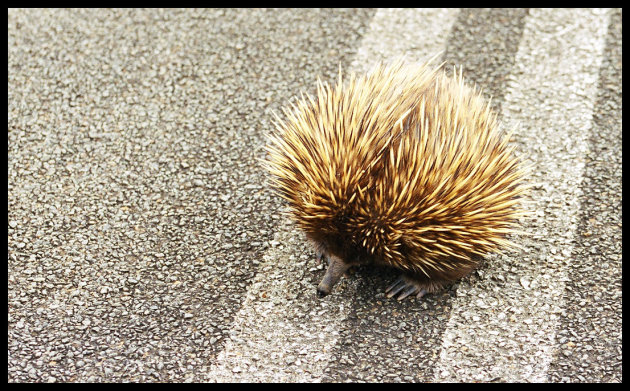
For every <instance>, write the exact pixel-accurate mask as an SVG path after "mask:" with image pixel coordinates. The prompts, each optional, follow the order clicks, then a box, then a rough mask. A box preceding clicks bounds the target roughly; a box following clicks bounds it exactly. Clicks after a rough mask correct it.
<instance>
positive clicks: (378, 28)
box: [208, 9, 457, 382]
mask: <svg viewBox="0 0 630 391" xmlns="http://www.w3.org/2000/svg"><path fill="white" fill-rule="evenodd" d="M456 17H457V10H439V9H415V10H400V9H393V10H392V9H387V10H379V11H377V13H376V15H375V16H374V18H373V20H372V21H371V23H370V28H369V30H368V32H367V33H366V35H365V36H364V38H363V40H362V43H361V46H360V48H359V50H358V52H357V54H356V58H355V61H353V63H352V66H351V68H352V69H353V70H355V71H357V72H361V71H365V70H367V69H368V68H369V66H370V65H372V64H374V63H375V62H376V61H377V60H378V59H389V58H393V57H397V56H399V55H402V54H407V55H408V57H409V58H410V59H412V60H424V59H427V58H429V57H431V56H432V55H434V54H436V53H437V52H439V51H441V50H444V48H445V43H446V39H447V38H448V34H449V32H450V28H451V26H452V24H453V22H454V21H455V19H456ZM297 93H298V91H296V94H297ZM280 227H281V228H279V231H278V232H277V234H276V236H275V240H274V243H276V244H277V245H276V246H275V247H272V248H270V249H269V250H268V251H267V253H266V254H265V256H264V258H263V264H262V265H261V267H260V271H259V273H258V274H257V275H256V277H255V278H254V281H253V283H252V285H251V286H250V287H249V289H248V291H247V296H246V299H245V301H244V302H243V305H242V308H241V310H240V311H239V312H238V313H237V314H236V316H235V317H234V321H233V324H232V328H231V330H232V334H231V337H230V338H229V340H227V341H226V342H225V346H224V349H223V350H222V351H221V352H220V353H219V355H218V357H217V360H216V364H215V365H213V367H212V369H211V371H210V373H209V374H208V379H209V380H216V381H224V382H227V381H246V382H278V381H295V382H309V381H317V380H320V379H321V377H322V375H323V371H324V369H325V368H326V366H327V365H328V362H329V360H330V355H331V352H332V350H333V348H334V346H335V343H336V342H337V339H338V335H339V330H340V329H341V327H342V323H343V321H344V319H345V318H346V313H347V312H348V311H349V309H348V308H347V306H348V305H350V304H351V302H352V301H351V299H350V298H351V297H352V295H353V294H354V291H355V290H356V284H355V283H353V282H352V281H346V282H347V285H346V287H345V288H344V289H343V293H341V291H342V289H341V287H340V286H336V287H335V288H336V289H335V290H334V291H333V294H331V295H330V296H328V297H327V298H326V299H325V300H319V299H317V298H316V297H315V285H313V284H310V283H308V282H307V281H308V277H307V275H308V273H314V272H313V271H309V270H308V269H309V268H312V267H313V265H314V264H315V261H314V260H312V259H310V258H308V256H307V252H305V250H304V247H305V246H306V243H305V242H304V237H303V235H301V234H299V233H297V232H295V228H294V226H293V225H292V224H290V223H289V222H287V221H285V220H283V221H282V222H281V224H280Z"/></svg>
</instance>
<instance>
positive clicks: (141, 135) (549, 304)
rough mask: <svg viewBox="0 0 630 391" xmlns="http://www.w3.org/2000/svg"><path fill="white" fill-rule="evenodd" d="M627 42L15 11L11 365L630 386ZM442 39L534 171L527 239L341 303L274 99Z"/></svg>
mask: <svg viewBox="0 0 630 391" xmlns="http://www.w3.org/2000/svg"><path fill="white" fill-rule="evenodd" d="M621 44H622V12H621V10H620V9H603V10H599V9H586V10H585V9H544V10H540V9H530V10H524V9H510V10H502V9H491V10H482V9H474V10H464V9H429V10H423V9H420V10H399V9H396V10H388V9H378V10H373V9H361V10H343V9H334V10H308V9H298V10H264V9H237V10H188V9H186V10H134V9H125V10H97V9H90V10H61V9H57V10H39V9H28V10H17V9H10V10H9V11H8V194H7V195H8V381H9V382H87V381H96V382H128V381H131V382H158V381H161V382H183V381H186V382H189V381H193V382H214V381H230V382H232V381H252V382H270V381H277V382H280V381H288V382H364V381H377V382H445V381H448V382H451V381H455V382H459V381H466V382H476V381H497V382H510V381H523V382H538V381H550V382H621V381H622V320H621V319H622V310H621V307H622V306H621V304H622V293H621V292H622V290H621V264H622V251H621V249H622V245H621V237H622V236H621V235H622V234H621V227H622V212H621V201H622V195H621V190H622V181H621V177H622V175H621V174H622V150H621V140H622V138H621V113H622V100H621V97H622V84H621V80H622V79H621V74H622V57H621ZM438 52H441V53H442V54H441V57H442V60H444V61H446V66H447V67H452V66H460V65H461V66H463V69H464V76H465V77H466V78H467V79H468V80H469V81H470V82H474V83H476V84H477V85H478V86H480V87H482V88H483V90H484V94H485V95H486V96H488V97H490V96H492V99H493V100H492V102H493V103H492V104H493V107H494V108H495V109H496V110H497V111H498V112H499V113H500V118H501V120H502V123H503V126H504V127H505V128H506V129H515V136H514V142H515V144H516V146H517V153H518V154H519V155H520V156H522V157H523V159H525V160H527V161H528V162H530V163H532V164H533V169H532V175H531V178H530V180H531V182H532V183H535V186H534V188H533V190H532V192H531V196H530V198H529V199H528V202H527V204H526V208H527V209H528V210H531V211H532V216H531V217H529V218H528V219H525V220H524V222H523V224H524V226H523V230H525V231H527V232H529V233H530V236H523V237H518V243H519V244H520V245H522V246H523V248H524V249H523V250H522V251H521V250H518V251H512V252H509V253H506V254H504V255H501V256H497V255H493V256H489V257H488V258H487V260H486V262H484V264H483V265H482V266H481V268H480V269H479V270H478V271H476V272H474V273H473V274H472V275H470V276H469V277H467V278H465V279H463V280H461V281H460V282H458V283H456V284H454V285H452V286H450V287H449V288H448V289H445V290H443V291H442V292H439V293H436V294H432V295H427V296H425V297H423V298H421V299H408V300H405V301H402V302H398V301H395V300H390V299H387V298H386V297H385V296H384V290H385V287H386V286H387V285H388V284H389V283H391V281H392V280H393V279H394V278H396V273H395V272H391V271H388V270H382V269H376V268H368V267H364V268H360V269H359V270H357V272H356V273H355V274H353V275H352V276H350V277H349V278H346V279H344V280H343V281H342V282H341V283H340V284H339V285H338V286H336V287H335V290H334V291H333V294H331V295H329V296H327V297H326V298H324V299H318V298H317V297H316V294H315V286H316V284H317V282H318V281H319V279H320V278H321V277H322V275H323V273H324V269H323V265H321V264H320V263H319V262H318V261H317V260H316V259H315V256H314V253H313V252H312V250H311V249H310V248H309V247H308V246H307V245H306V243H305V240H304V236H303V234H301V233H300V232H299V231H297V230H296V228H295V226H294V225H292V223H290V222H289V221H287V220H286V219H285V217H284V216H283V215H282V210H283V207H284V206H283V203H282V201H281V200H280V198H279V197H277V196H276V195H274V194H273V193H272V192H271V191H270V189H269V183H268V182H267V179H266V175H265V174H264V172H263V170H262V168H261V167H260V164H259V163H258V161H257V159H258V158H262V157H264V150H263V146H264V144H265V137H264V133H265V131H267V130H269V129H270V128H271V126H272V124H271V119H272V115H271V113H272V111H273V110H276V111H277V110H279V109H280V108H281V107H282V106H283V105H285V104H286V103H287V102H289V101H290V99H291V98H292V97H294V96H296V95H297V94H299V92H300V91H306V92H311V93H312V92H313V91H314V90H315V83H316V80H317V76H321V78H322V79H324V80H330V81H332V80H334V79H335V76H336V72H337V69H338V67H339V65H340V64H341V66H342V68H343V69H345V70H354V71H364V70H367V69H369V67H370V66H371V65H373V64H374V63H375V62H376V61H378V60H381V59H382V60H388V59H391V58H394V57H397V56H399V55H401V54H406V55H407V58H408V59H409V61H420V60H424V59H427V58H429V57H430V56H432V55H433V54H435V53H438Z"/></svg>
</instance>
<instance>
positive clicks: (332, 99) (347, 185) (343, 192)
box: [266, 59, 525, 300]
mask: <svg viewBox="0 0 630 391" xmlns="http://www.w3.org/2000/svg"><path fill="white" fill-rule="evenodd" d="M441 67H442V65H440V66H437V67H431V66H430V65H429V63H425V64H424V65H418V64H407V63H405V61H404V60H402V59H401V60H397V61H395V62H393V63H391V64H390V65H384V64H379V65H377V66H376V67H375V68H374V69H373V70H372V71H371V72H369V73H368V74H366V75H363V76H360V77H357V76H356V75H355V74H354V73H352V74H351V76H350V78H349V81H347V83H345V84H344V81H343V79H342V74H341V69H340V70H339V80H338V82H337V85H336V86H332V87H331V86H330V85H329V84H327V83H322V82H321V80H318V85H317V97H315V98H313V97H311V96H310V95H307V96H306V97H305V96H304V94H302V97H301V99H298V101H297V104H292V105H291V108H290V109H288V110H287V109H283V112H284V114H285V118H284V119H282V118H280V117H279V116H277V115H276V120H275V121H274V124H275V126H276V129H275V130H273V131H272V132H271V133H270V134H268V138H269V144H268V145H267V147H266V148H267V151H268V157H267V160H266V167H267V169H268V170H269V171H270V172H271V174H272V176H273V178H272V182H273V185H274V187H275V188H276V190H277V191H278V192H279V194H280V195H281V196H282V197H284V198H285V199H286V200H287V201H288V204H289V212H290V215H291V216H292V218H293V220H294V221H295V222H296V223H297V225H298V226H299V227H300V228H301V229H302V230H304V232H305V233H306V236H307V238H308V239H309V240H310V241H311V242H312V243H313V244H314V246H315V249H316V252H317V253H318V254H319V255H320V256H323V257H325V258H326V259H327V260H328V269H327V271H326V274H325V276H324V278H323V280H322V281H321V283H320V284H319V286H318V287H317V292H318V295H319V296H320V297H323V296H325V295H327V294H328V293H330V291H331V289H332V287H333V286H334V285H335V283H336V282H337V281H338V280H339V278H340V277H341V276H342V275H343V274H344V273H345V271H346V270H347V269H348V268H349V267H350V266H352V265H359V264H367V263H376V264H381V265H387V266H391V267H394V268H397V269H400V270H401V271H402V272H403V274H402V276H401V277H400V278H399V279H398V280H397V281H396V282H394V283H393V284H392V285H391V286H390V287H389V288H388V289H387V291H386V292H387V293H388V294H387V296H388V297H392V296H395V295H398V299H399V300H402V299H403V298H405V297H407V296H409V295H412V294H415V295H416V296H417V297H421V296H422V295H424V294H425V293H429V292H434V291H436V290H437V289H439V288H440V287H442V286H444V285H445V284H446V283H450V282H452V281H455V280H456V279H459V278H461V277H462V276H464V275H466V274H468V273H469V272H471V270H473V269H474V268H475V266H476V265H477V264H478V262H479V260H480V258H481V257H482V256H483V255H484V254H487V253H490V252H498V251H500V250H501V249H502V248H506V247H512V246H515V245H514V243H512V242H511V241H510V240H508V239H507V238H506V235H507V234H509V233H513V232H515V227H516V226H517V224H518V218H519V216H520V215H522V214H523V212H522V210H521V209H520V207H519V198H521V196H522V195H523V193H524V189H525V186H524V185H523V177H524V171H523V170H522V169H521V168H520V167H519V162H518V159H517V158H516V157H515V156H514V154H513V149H514V147H511V146H508V140H509V136H503V135H502V134H501V132H500V131H499V130H498V126H497V125H498V123H497V119H496V114H494V113H493V112H492V111H491V109H490V106H489V104H488V103H487V102H486V101H485V100H484V99H483V98H482V96H481V93H480V92H479V90H477V89H476V88H473V87H469V86H467V85H466V84H464V82H463V79H462V73H461V69H460V71H459V74H457V72H454V75H453V76H452V77H451V76H447V75H446V74H445V72H444V71H443V70H442V69H441Z"/></svg>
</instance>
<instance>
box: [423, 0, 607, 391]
mask: <svg viewBox="0 0 630 391" xmlns="http://www.w3.org/2000/svg"><path fill="white" fill-rule="evenodd" d="M608 19H609V16H608V12H607V11H606V10H592V9H586V10H585V9H560V10H557V9H543V10H531V12H530V15H529V16H528V19H527V21H526V26H525V30H524V33H523V39H522V41H521V43H520V46H519V51H518V53H517V55H516V59H515V62H514V69H513V71H512V77H511V78H510V80H509V82H508V85H507V90H506V96H505V103H504V105H503V108H502V110H503V123H504V127H505V128H506V129H512V128H516V129H517V131H516V134H515V139H516V141H517V142H518V143H519V144H520V145H521V146H522V148H520V150H521V152H522V155H523V156H526V157H527V158H528V159H529V160H530V161H533V162H534V168H533V170H532V171H533V175H532V180H533V181H535V182H538V183H541V186H539V187H538V188H537V189H535V190H534V191H533V192H532V193H533V194H532V201H533V202H532V203H531V206H529V207H528V209H532V210H533V211H534V213H535V215H534V218H532V219H529V220H527V221H526V225H527V226H526V227H525V230H526V231H528V232H531V233H533V236H532V237H531V238H525V239H523V242H522V244H523V245H524V247H525V248H526V250H525V251H524V252H523V253H520V254H509V256H503V257H502V258H501V259H499V257H493V258H491V259H490V261H489V262H491V264H495V265H497V268H496V269H495V268H494V267H490V268H489V269H488V271H487V273H492V270H499V264H500V263H503V262H508V263H511V264H512V266H511V269H510V268H509V267H508V268H507V269H504V270H507V273H506V275H505V276H503V279H504V281H505V282H504V283H502V282H497V281H496V280H495V281H490V280H489V279H482V281H480V282H479V283H478V284H477V283H475V284H466V283H462V284H461V285H460V286H459V289H458V295H457V298H456V300H455V302H454V303H453V311H452V313H451V317H450V319H449V323H448V326H447V329H446V330H445V332H444V335H443V348H442V351H441V353H440V361H439V363H438V365H437V367H436V368H435V372H434V374H435V381H458V382H459V381H475V380H477V381H479V380H481V381H489V380H492V379H497V378H498V379H501V380H502V381H532V382H544V381H546V380H547V372H548V369H549V364H550V362H551V360H552V358H553V357H552V355H553V350H554V346H555V329H556V327H557V323H558V318H559V314H560V312H561V311H562V310H563V306H564V303H563V300H562V298H563V292H564V288H565V281H566V280H567V278H568V277H567V270H568V269H569V268H570V265H571V252H572V249H573V247H574V246H573V243H574V236H575V231H576V228H577V223H578V221H577V218H578V213H579V196H580V193H581V190H580V182H581V180H582V175H583V170H584V160H583V159H584V155H585V152H586V150H587V148H588V143H587V138H588V136H589V131H590V129H591V126H592V115H593V107H594V103H595V99H596V93H597V82H598V74H599V67H600V64H601V61H602V53H603V49H604V45H605V39H606V32H607V26H608ZM488 289H491V290H493V291H492V292H491V293H490V292H488V291H487V290H488ZM497 346H498V347H500V348H502V349H503V351H504V352H505V353H504V354H501V355H488V354H487V352H490V351H496V350H497ZM472 367H474V369H473V368H472ZM480 369H481V370H480Z"/></svg>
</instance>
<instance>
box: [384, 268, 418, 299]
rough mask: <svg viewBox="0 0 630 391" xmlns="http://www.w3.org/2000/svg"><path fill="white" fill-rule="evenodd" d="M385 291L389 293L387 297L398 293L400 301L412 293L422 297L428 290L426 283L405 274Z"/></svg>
mask: <svg viewBox="0 0 630 391" xmlns="http://www.w3.org/2000/svg"><path fill="white" fill-rule="evenodd" d="M385 293H386V294H387V298H392V297H394V296H396V295H398V297H397V299H398V301H400V300H403V299H404V298H406V297H407V296H410V295H415V296H416V297H417V298H420V297H422V296H424V295H425V294H427V293H428V291H427V290H426V289H425V286H424V284H422V283H421V282H419V281H417V280H416V279H414V278H412V277H409V276H407V275H405V274H403V275H401V276H400V277H399V278H398V279H397V280H396V281H394V283H393V284H391V285H390V286H389V287H388V288H387V289H386V290H385Z"/></svg>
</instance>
